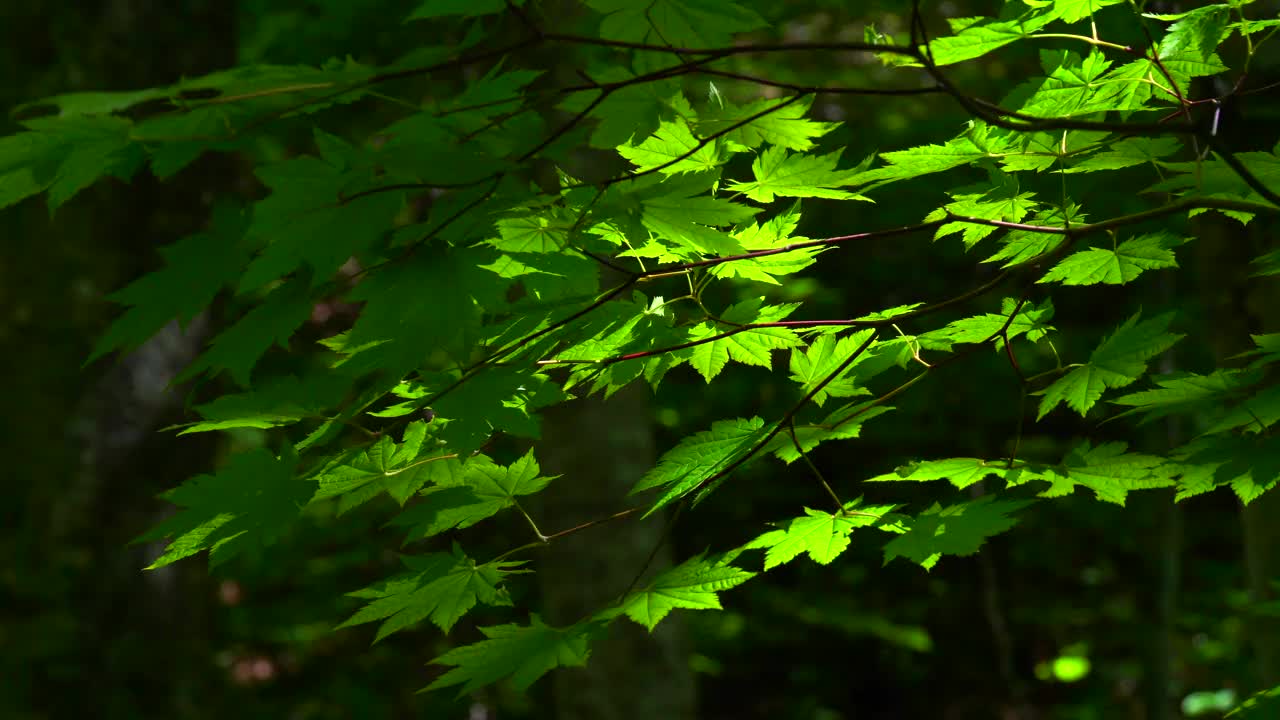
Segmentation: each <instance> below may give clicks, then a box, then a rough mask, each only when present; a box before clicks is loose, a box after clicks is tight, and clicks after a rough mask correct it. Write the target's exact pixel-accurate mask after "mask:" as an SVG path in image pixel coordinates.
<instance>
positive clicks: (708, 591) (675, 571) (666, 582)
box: [596, 554, 756, 631]
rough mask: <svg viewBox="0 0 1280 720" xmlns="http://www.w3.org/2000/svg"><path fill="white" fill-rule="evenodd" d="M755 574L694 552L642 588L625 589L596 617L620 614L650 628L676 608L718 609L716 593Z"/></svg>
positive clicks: (725, 561) (734, 585) (721, 559)
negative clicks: (617, 600)
mask: <svg viewBox="0 0 1280 720" xmlns="http://www.w3.org/2000/svg"><path fill="white" fill-rule="evenodd" d="M755 575H756V574H755V573H753V572H748V571H746V570H742V569H740V568H736V567H733V566H732V565H730V564H729V563H728V561H727V560H726V559H725V558H711V559H707V558H705V557H704V556H703V555H701V554H699V555H695V556H693V557H691V558H689V559H688V560H686V561H684V562H683V563H680V564H679V565H677V566H675V567H673V568H671V569H669V570H665V571H663V572H662V573H660V574H658V576H657V577H655V578H653V580H651V581H649V583H648V584H646V585H645V587H644V588H642V589H640V590H636V591H634V592H631V593H629V594H628V595H627V596H626V597H625V598H623V599H622V602H620V603H619V604H618V605H617V606H616V607H614V608H611V609H609V610H606V611H604V612H603V613H601V614H599V615H597V616H596V617H598V618H604V619H612V618H613V617H616V616H617V615H619V614H624V615H626V616H627V617H629V618H631V619H632V620H634V621H636V622H637V623H639V624H641V625H643V626H645V628H646V629H648V630H650V631H652V630H653V628H654V627H655V626H656V625H657V624H658V623H660V622H662V619H663V618H665V617H666V616H667V614H668V613H670V612H671V611H672V610H674V609H676V608H683V609H686V610H719V609H721V606H720V598H719V596H718V595H717V594H716V593H718V592H720V591H722V590H728V589H730V588H733V587H737V586H738V585H741V584H742V583H744V582H746V581H747V580H750V579H751V578H753V577H755Z"/></svg>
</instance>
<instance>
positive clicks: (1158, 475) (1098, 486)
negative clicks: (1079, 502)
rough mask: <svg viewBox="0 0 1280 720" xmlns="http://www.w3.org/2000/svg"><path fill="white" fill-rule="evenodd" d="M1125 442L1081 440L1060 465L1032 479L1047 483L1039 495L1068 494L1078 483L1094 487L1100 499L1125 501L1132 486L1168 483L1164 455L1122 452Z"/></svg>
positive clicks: (1170, 479)
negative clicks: (1092, 444) (1047, 486)
mask: <svg viewBox="0 0 1280 720" xmlns="http://www.w3.org/2000/svg"><path fill="white" fill-rule="evenodd" d="M1127 447H1128V445H1127V444H1125V443H1122V442H1109V443H1103V444H1101V445H1099V446H1097V447H1093V446H1091V445H1090V444H1089V443H1088V442H1084V443H1082V444H1081V445H1080V446H1078V447H1076V448H1075V449H1074V450H1072V451H1071V452H1069V453H1067V455H1066V457H1065V458H1064V459H1063V461H1062V463H1061V464H1060V465H1057V466H1054V467H1052V468H1048V469H1047V470H1045V471H1044V472H1043V473H1042V474H1040V475H1039V476H1038V477H1036V478H1035V479H1041V480H1045V481H1046V482H1048V483H1049V485H1050V487H1049V489H1048V490H1046V491H1044V492H1042V493H1040V496H1041V497H1062V496H1064V495H1069V494H1071V492H1072V491H1073V490H1074V489H1075V487H1076V486H1077V485H1082V486H1084V487H1087V488H1089V489H1091V490H1093V492H1094V494H1095V495H1097V497H1098V499H1099V500H1102V501H1103V502H1110V503H1115V504H1117V505H1124V503H1125V499H1126V497H1127V495H1128V493H1129V492H1130V491H1131V490H1147V489H1151V488H1160V487H1169V486H1171V485H1173V479H1172V477H1171V475H1170V473H1169V468H1168V467H1167V462H1166V460H1164V459H1163V458H1159V457H1156V456H1154V455H1144V454H1142V453H1130V452H1125V450H1126V448H1127Z"/></svg>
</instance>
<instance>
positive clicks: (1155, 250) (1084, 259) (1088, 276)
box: [1038, 232, 1185, 285]
mask: <svg viewBox="0 0 1280 720" xmlns="http://www.w3.org/2000/svg"><path fill="white" fill-rule="evenodd" d="M1183 242H1185V240H1183V239H1182V238H1180V237H1177V236H1176V235H1174V234H1172V233H1169V232H1155V233H1149V234H1147V235H1141V236H1138V237H1135V238H1129V239H1128V240H1125V241H1124V242H1122V243H1120V245H1119V246H1118V247H1116V248H1115V249H1112V250H1108V249H1107V248H1091V249H1089V250H1083V251H1081V252H1078V253H1074V254H1072V255H1069V256H1067V257H1066V258H1064V259H1063V260H1062V261H1061V262H1059V263H1058V264H1057V265H1055V266H1054V267H1053V269H1051V270H1050V271H1049V272H1047V273H1045V275H1044V277H1042V278H1040V280H1038V282H1042V283H1046V282H1060V283H1062V284H1063V285H1096V284H1098V283H1105V284H1107V285H1123V284H1125V283H1127V282H1131V281H1132V280H1133V279H1134V278H1136V277H1138V276H1139V275H1141V274H1142V273H1143V271H1145V270H1160V269H1164V268H1176V267H1178V261H1177V260H1176V259H1174V256H1173V250H1172V249H1171V248H1174V247H1177V246H1178V245H1181V244H1182V243H1183Z"/></svg>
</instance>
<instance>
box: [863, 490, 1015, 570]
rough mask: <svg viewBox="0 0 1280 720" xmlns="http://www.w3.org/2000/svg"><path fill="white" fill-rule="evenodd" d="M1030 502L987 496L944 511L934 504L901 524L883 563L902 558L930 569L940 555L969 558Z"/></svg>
mask: <svg viewBox="0 0 1280 720" xmlns="http://www.w3.org/2000/svg"><path fill="white" fill-rule="evenodd" d="M1032 502H1034V501H1032V500H996V499H995V497H994V496H992V495H986V496H984V497H981V498H978V499H977V500H973V501H971V502H964V503H958V504H956V505H949V506H947V507H945V508H944V507H942V506H941V505H939V504H938V503H934V504H933V507H931V508H929V509H928V510H926V511H924V512H923V513H921V514H919V515H917V516H916V517H914V518H911V519H910V520H909V521H904V525H905V527H906V530H905V532H904V533H903V534H902V535H900V536H898V537H896V538H894V539H893V540H890V541H889V543H888V544H886V545H885V546H884V561H885V563H886V564H887V563H888V562H889V561H890V560H892V559H894V558H895V557H905V558H907V559H908V560H911V561H912V562H915V563H918V564H920V566H921V567H923V568H924V569H926V570H929V569H932V568H933V566H934V565H935V564H937V562H938V559H939V558H941V557H942V556H943V555H972V554H974V553H975V552H977V551H978V548H979V547H981V546H982V544H983V543H984V542H986V540H987V538H989V537H992V536H993V535H999V534H1000V533H1002V532H1004V531H1006V530H1008V529H1009V528H1011V527H1013V526H1014V525H1015V524H1017V522H1018V521H1017V519H1015V518H1012V517H1010V516H1009V515H1010V513H1013V512H1017V511H1018V510H1021V509H1022V508H1024V507H1027V506H1028V505H1030V504H1031V503H1032Z"/></svg>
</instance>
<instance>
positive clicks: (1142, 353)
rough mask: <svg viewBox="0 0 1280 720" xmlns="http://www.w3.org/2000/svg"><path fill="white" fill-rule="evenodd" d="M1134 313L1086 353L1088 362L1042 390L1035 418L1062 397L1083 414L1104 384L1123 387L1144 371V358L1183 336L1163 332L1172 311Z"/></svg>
mask: <svg viewBox="0 0 1280 720" xmlns="http://www.w3.org/2000/svg"><path fill="white" fill-rule="evenodd" d="M1138 317H1139V316H1138V315H1134V316H1133V317H1131V318H1129V319H1128V320H1126V321H1125V322H1124V324H1122V325H1121V326H1120V327H1118V328H1116V330H1115V332H1114V333H1112V334H1111V335H1110V336H1109V337H1107V338H1106V339H1104V340H1103V341H1102V343H1101V344H1100V345H1098V347H1097V348H1096V349H1095V350H1094V351H1093V353H1092V354H1090V355H1089V362H1088V363H1086V364H1084V365H1082V366H1080V367H1077V368H1075V369H1074V370H1072V371H1071V372H1069V373H1067V374H1066V375H1065V376H1064V377H1061V378H1059V379H1057V380H1056V381H1054V383H1053V384H1052V385H1050V386H1049V387H1048V388H1046V389H1045V390H1044V391H1043V394H1044V399H1043V400H1041V401H1040V410H1039V414H1038V415H1037V419H1039V418H1042V417H1044V416H1045V415H1046V414H1048V413H1049V411H1050V410H1052V409H1054V408H1055V407H1057V406H1058V404H1059V403H1061V402H1063V401H1064V400H1065V401H1066V403H1067V406H1068V407H1070V408H1071V409H1072V410H1075V411H1076V412H1078V413H1080V416H1081V417H1083V416H1084V415H1085V413H1087V412H1089V408H1091V407H1093V405H1094V403H1096V402H1098V399H1099V398H1101V397H1102V393H1103V392H1104V391H1106V389H1107V388H1119V387H1124V386H1126V385H1128V384H1130V383H1132V382H1133V381H1134V380H1137V379H1138V378H1139V377H1140V376H1141V375H1142V374H1143V373H1145V372H1146V371H1147V361H1148V360H1150V359H1151V358H1153V357H1155V356H1156V355H1159V354H1160V353H1162V352H1164V351H1165V350H1168V349H1169V348H1170V347H1172V346H1173V344H1174V343H1176V342H1178V341H1179V340H1181V339H1182V338H1183V337H1184V336H1182V335H1178V334H1174V333H1169V332H1166V330H1168V328H1169V323H1170V322H1172V320H1173V315H1172V313H1169V314H1165V315H1161V316H1159V317H1155V318H1152V319H1150V320H1147V321H1145V322H1141V323H1139V322H1138Z"/></svg>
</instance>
